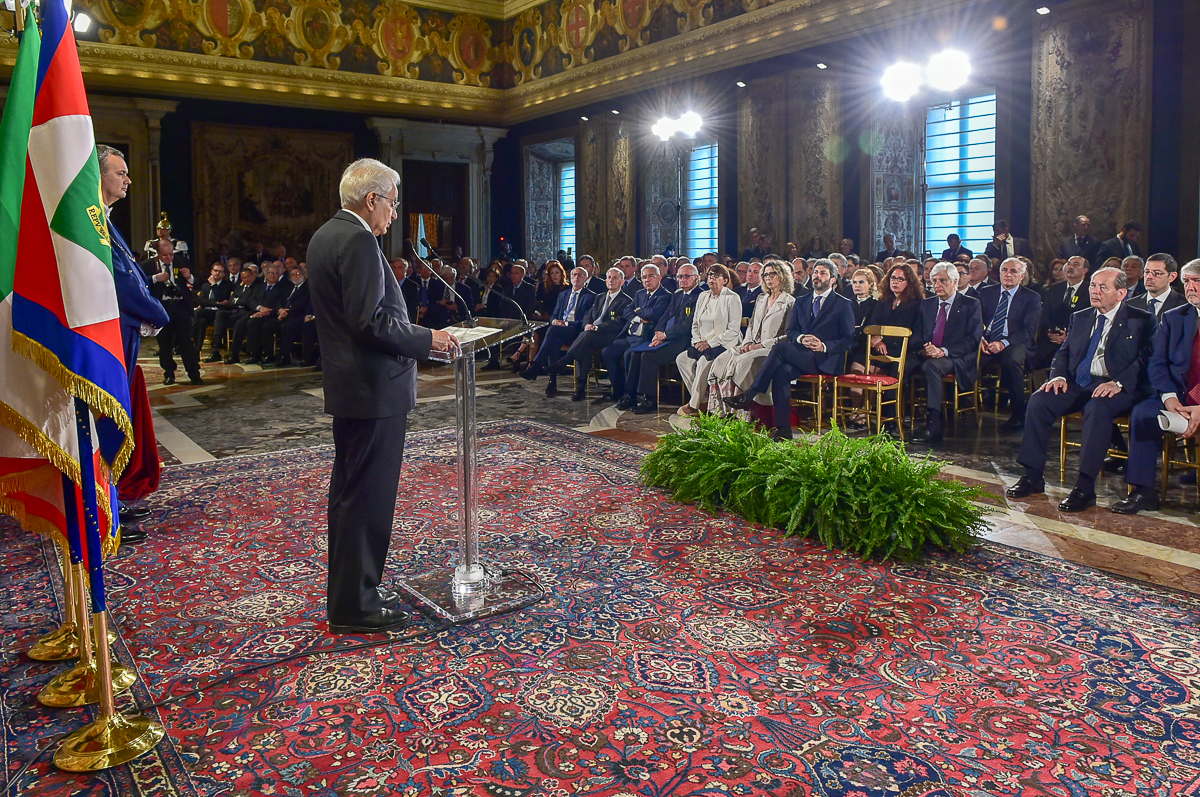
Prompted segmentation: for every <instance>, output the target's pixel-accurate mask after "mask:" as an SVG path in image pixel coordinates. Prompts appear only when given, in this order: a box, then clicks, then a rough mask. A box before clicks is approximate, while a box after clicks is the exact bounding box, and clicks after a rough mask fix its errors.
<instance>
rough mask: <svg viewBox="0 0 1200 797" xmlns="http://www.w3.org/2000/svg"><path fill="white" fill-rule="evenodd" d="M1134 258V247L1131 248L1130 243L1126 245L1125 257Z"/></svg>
mask: <svg viewBox="0 0 1200 797" xmlns="http://www.w3.org/2000/svg"><path fill="white" fill-rule="evenodd" d="M1132 256H1133V247H1132V246H1130V245H1129V244H1128V243H1126V244H1125V257H1132Z"/></svg>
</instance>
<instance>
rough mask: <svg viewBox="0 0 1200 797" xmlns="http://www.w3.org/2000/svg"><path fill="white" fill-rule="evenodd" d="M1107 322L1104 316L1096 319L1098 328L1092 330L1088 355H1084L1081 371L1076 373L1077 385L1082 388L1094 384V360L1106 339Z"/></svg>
mask: <svg viewBox="0 0 1200 797" xmlns="http://www.w3.org/2000/svg"><path fill="white" fill-rule="evenodd" d="M1105 321H1106V319H1105V318H1104V316H1097V317H1096V328H1095V329H1094V330H1092V339H1091V341H1090V342H1089V343H1088V350H1087V354H1085V355H1083V361H1082V362H1080V363H1079V370H1078V371H1076V372H1075V384H1077V385H1079V386H1080V387H1087V386H1088V385H1090V384H1091V383H1092V360H1094V359H1096V350H1097V349H1099V348H1100V339H1101V338H1102V337H1104V324H1105Z"/></svg>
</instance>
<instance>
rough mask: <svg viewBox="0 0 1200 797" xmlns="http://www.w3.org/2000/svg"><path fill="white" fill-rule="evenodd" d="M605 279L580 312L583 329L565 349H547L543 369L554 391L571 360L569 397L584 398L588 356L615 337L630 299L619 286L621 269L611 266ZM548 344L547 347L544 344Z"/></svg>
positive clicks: (622, 282) (622, 283) (622, 275)
mask: <svg viewBox="0 0 1200 797" xmlns="http://www.w3.org/2000/svg"><path fill="white" fill-rule="evenodd" d="M605 282H606V283H607V287H608V290H607V291H605V292H604V293H603V294H601V295H600V296H597V297H595V299H594V300H593V301H592V306H591V307H589V308H588V309H587V311H586V312H585V313H584V314H583V319H582V323H583V329H582V330H581V331H580V333H579V335H578V336H577V337H576V338H575V340H574V342H572V343H571V346H570V348H568V349H567V351H566V352H565V353H561V352H558V351H550V352H549V356H548V358H547V359H548V360H549V362H548V364H547V366H546V373H547V374H549V375H550V379H551V384H554V385H555V391H554V392H557V389H558V388H557V381H556V380H557V378H558V377H559V376H561V375H562V374H564V373H566V371H567V363H570V362H574V363H575V376H576V379H575V393H574V394H573V395H572V396H571V401H583V400H584V399H585V398H587V375H588V374H589V373H590V372H591V370H592V358H593V357H594V356H595V354H596V352H598V351H602V350H603V349H604V348H605V347H606V346H608V345H609V344H610V343H612V342H613V341H614V340H616V339H617V335H619V334H620V333H621V330H623V329H624V328H625V308H626V307H627V306H628V305H629V303H630V302H632V301H633V299H632V298H631V297H630V296H629V294H627V293H625V292H624V291H623V290H622V289H623V288H624V286H625V273H624V272H623V271H621V269H619V268H617V267H616V266H613V267H612V268H610V269H609V270H608V274H607V275H606V278H605ZM547 348H549V347H547ZM546 394H547V395H554V393H552V392H551V391H550V387H549V386H547V388H546Z"/></svg>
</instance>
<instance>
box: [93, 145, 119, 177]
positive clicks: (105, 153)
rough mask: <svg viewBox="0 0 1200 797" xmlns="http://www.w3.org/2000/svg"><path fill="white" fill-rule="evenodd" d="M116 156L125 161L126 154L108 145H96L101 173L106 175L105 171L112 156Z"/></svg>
mask: <svg viewBox="0 0 1200 797" xmlns="http://www.w3.org/2000/svg"><path fill="white" fill-rule="evenodd" d="M112 155H116V156H117V157H118V158H120V159H121V160H125V153H124V152H121V150H119V149H117V148H116V147H110V146H109V145H107V144H97V145H96V158H97V159H98V160H99V161H100V173H101V174H104V169H105V167H106V166H107V165H108V159H109V157H110V156H112Z"/></svg>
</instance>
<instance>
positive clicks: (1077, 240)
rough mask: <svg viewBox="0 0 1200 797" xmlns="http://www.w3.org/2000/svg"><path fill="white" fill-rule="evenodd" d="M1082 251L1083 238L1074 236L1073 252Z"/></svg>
mask: <svg viewBox="0 0 1200 797" xmlns="http://www.w3.org/2000/svg"><path fill="white" fill-rule="evenodd" d="M1082 251H1083V239H1082V238H1079V237H1078V236H1076V238H1075V254H1079V253H1080V252H1082Z"/></svg>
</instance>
